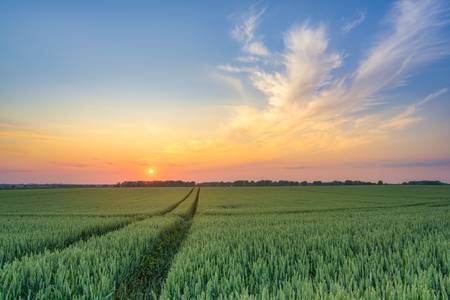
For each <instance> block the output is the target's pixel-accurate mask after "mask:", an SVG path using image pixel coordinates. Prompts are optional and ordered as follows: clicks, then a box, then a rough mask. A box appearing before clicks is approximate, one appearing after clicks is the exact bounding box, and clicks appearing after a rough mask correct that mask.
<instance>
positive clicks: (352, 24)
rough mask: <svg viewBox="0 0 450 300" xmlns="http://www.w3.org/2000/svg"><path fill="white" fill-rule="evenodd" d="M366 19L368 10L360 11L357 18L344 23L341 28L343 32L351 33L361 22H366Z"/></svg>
mask: <svg viewBox="0 0 450 300" xmlns="http://www.w3.org/2000/svg"><path fill="white" fill-rule="evenodd" d="M365 19H366V12H363V11H359V12H358V15H357V16H356V18H354V19H352V20H348V21H346V22H345V23H344V25H342V28H341V30H342V32H344V33H349V32H350V31H352V30H353V29H355V28H356V27H358V26H359V25H361V23H362V22H364V20H365Z"/></svg>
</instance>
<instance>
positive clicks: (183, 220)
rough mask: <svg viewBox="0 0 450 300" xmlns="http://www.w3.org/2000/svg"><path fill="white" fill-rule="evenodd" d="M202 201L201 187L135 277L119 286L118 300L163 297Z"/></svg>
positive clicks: (163, 235) (161, 235) (154, 246)
mask: <svg viewBox="0 0 450 300" xmlns="http://www.w3.org/2000/svg"><path fill="white" fill-rule="evenodd" d="M199 198H200V187H198V188H197V194H196V196H195V199H194V202H193V203H192V206H191V207H190V208H189V210H188V212H187V213H186V214H184V215H182V216H180V220H179V221H178V222H175V223H174V224H173V226H171V227H170V228H168V229H166V230H165V231H164V232H162V233H161V234H160V235H159V237H158V242H157V243H156V244H155V245H153V246H152V247H151V248H152V249H151V250H150V251H149V254H148V255H147V256H146V259H145V260H144V263H143V264H142V266H141V268H140V270H138V271H137V272H136V273H135V274H134V275H133V276H131V278H130V279H129V280H128V282H127V283H125V284H123V285H121V286H119V288H118V289H117V291H116V294H115V298H116V299H158V298H159V296H160V293H161V289H162V286H163V284H164V281H165V279H166V277H167V274H168V272H169V270H170V267H171V265H172V261H173V259H174V257H175V255H176V254H177V253H178V251H179V249H180V247H181V245H182V244H183V241H184V240H185V239H186V238H187V236H188V234H189V230H190V228H191V225H192V220H193V218H194V216H195V213H196V212H197V205H198V201H199Z"/></svg>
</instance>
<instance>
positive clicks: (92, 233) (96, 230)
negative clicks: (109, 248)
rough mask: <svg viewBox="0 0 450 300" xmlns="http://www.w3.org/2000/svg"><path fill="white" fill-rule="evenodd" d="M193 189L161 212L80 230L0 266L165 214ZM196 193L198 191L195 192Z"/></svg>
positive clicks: (190, 192)
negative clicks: (61, 242)
mask: <svg viewBox="0 0 450 300" xmlns="http://www.w3.org/2000/svg"><path fill="white" fill-rule="evenodd" d="M194 189H195V187H193V188H192V189H191V190H190V191H189V192H188V193H187V194H186V195H185V196H184V197H183V198H182V199H181V200H179V201H177V202H175V203H174V204H172V205H170V206H168V207H167V208H166V209H164V210H162V211H161V212H158V213H152V214H141V215H134V216H130V219H128V220H125V221H122V222H118V223H113V224H110V225H106V226H103V227H101V228H94V229H91V230H84V231H81V232H80V234H79V235H77V236H74V237H72V238H70V239H67V240H66V241H65V242H64V243H63V244H62V245H60V244H57V243H55V244H53V245H47V246H45V247H43V248H42V249H38V250H36V251H31V252H27V253H23V254H21V255H18V256H15V257H14V258H12V259H9V260H8V261H6V262H4V263H3V264H0V268H2V267H3V266H4V265H6V264H8V263H11V262H13V261H16V260H20V259H22V258H23V257H25V256H30V255H38V254H40V253H43V252H44V251H46V250H47V251H57V250H63V249H65V248H67V247H70V246H71V245H73V244H76V243H78V242H82V241H87V240H89V239H91V238H94V237H100V236H103V235H106V234H108V233H111V232H114V231H117V230H120V229H122V228H125V227H126V226H128V225H131V224H133V223H136V222H138V221H142V220H145V219H147V218H151V217H153V216H163V215H165V214H168V213H170V212H172V211H173V210H174V209H176V208H177V207H178V206H179V205H180V204H181V203H183V202H184V201H186V199H188V198H189V196H191V194H192V193H193V191H194ZM197 194H198V192H197ZM197 196H198V195H197ZM88 217H89V216H88ZM93 217H94V216H93Z"/></svg>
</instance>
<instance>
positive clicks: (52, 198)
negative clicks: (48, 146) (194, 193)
mask: <svg viewBox="0 0 450 300" xmlns="http://www.w3.org/2000/svg"><path fill="white" fill-rule="evenodd" d="M189 190H191V188H188V187H180V188H86V189H83V188H75V189H31V190H0V212H1V214H3V215H6V214H8V215H11V214H18V215H49V214H51V215H53V214H65V215H77V214H81V215H132V214H157V213H159V212H161V211H162V210H164V209H165V208H167V206H168V205H170V204H172V203H175V202H176V201H178V200H180V199H181V198H182V197H184V196H185V195H186V194H187V193H188V191H189Z"/></svg>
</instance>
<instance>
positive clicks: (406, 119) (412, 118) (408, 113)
mask: <svg viewBox="0 0 450 300" xmlns="http://www.w3.org/2000/svg"><path fill="white" fill-rule="evenodd" d="M447 91H448V88H443V89H440V90H438V91H436V92H433V93H431V94H429V95H428V96H427V97H425V98H424V99H423V100H421V101H419V102H417V103H413V104H411V105H409V106H408V107H406V109H405V110H404V111H403V112H401V113H400V114H398V115H396V116H395V117H393V118H391V119H390V120H387V121H386V122H383V125H382V126H381V127H380V128H381V129H399V128H404V127H406V126H408V125H410V124H412V123H414V122H417V121H419V120H420V119H419V118H418V117H417V116H416V113H417V112H418V111H419V110H420V109H421V108H422V106H423V105H424V104H425V103H427V102H429V101H431V100H432V99H434V98H438V97H439V96H441V95H443V94H445V93H447Z"/></svg>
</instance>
